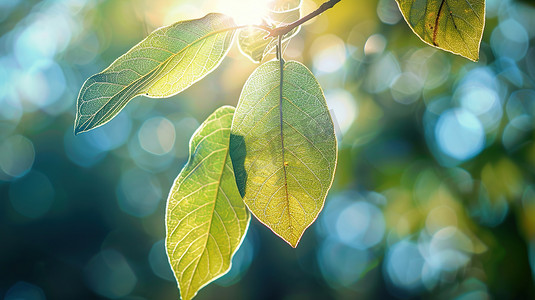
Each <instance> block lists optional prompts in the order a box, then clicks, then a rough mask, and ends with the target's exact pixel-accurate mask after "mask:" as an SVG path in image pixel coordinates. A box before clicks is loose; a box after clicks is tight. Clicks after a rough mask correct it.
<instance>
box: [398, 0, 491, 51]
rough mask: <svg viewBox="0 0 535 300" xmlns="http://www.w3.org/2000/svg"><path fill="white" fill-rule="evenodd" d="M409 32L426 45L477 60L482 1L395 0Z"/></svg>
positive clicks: (482, 11)
mask: <svg viewBox="0 0 535 300" xmlns="http://www.w3.org/2000/svg"><path fill="white" fill-rule="evenodd" d="M396 1H397V3H398V5H399V8H400V10H401V13H402V14H403V17H404V18H405V20H406V21H407V23H408V24H409V26H410V27H411V29H412V31H414V33H415V34H416V35H418V36H419V37H420V39H421V40H422V41H424V42H426V43H427V44H429V45H431V46H434V47H437V48H439V49H443V50H446V51H449V52H452V53H454V54H458V55H461V56H464V57H466V58H468V59H470V60H473V61H477V60H478V59H479V45H480V43H481V37H482V36H483V28H484V27H485V0H396Z"/></svg>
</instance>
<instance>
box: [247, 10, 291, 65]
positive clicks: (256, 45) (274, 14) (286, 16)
mask: <svg viewBox="0 0 535 300" xmlns="http://www.w3.org/2000/svg"><path fill="white" fill-rule="evenodd" d="M268 7H269V13H268V15H267V17H266V24H264V25H267V26H270V27H277V26H280V25H281V24H288V23H292V22H294V21H297V20H299V18H300V17H301V10H300V8H301V0H273V1H271V2H270V3H269V5H268ZM300 28H301V27H300V26H298V27H296V28H294V29H293V30H292V31H290V32H288V33H287V34H285V35H284V36H283V42H284V43H285V45H286V44H287V43H288V42H289V41H290V39H291V38H292V37H293V36H295V35H296V34H297V33H298V32H299V29H300ZM267 35H268V32H266V31H264V30H261V29H257V28H253V27H248V28H244V29H241V30H240V32H239V34H238V46H239V48H240V51H241V52H242V53H243V54H244V55H245V56H247V57H248V58H249V59H251V60H252V61H253V62H256V63H259V62H261V61H262V60H263V59H264V58H265V57H266V56H267V55H268V54H269V53H271V51H273V49H275V47H276V45H277V37H269V38H264V37H266V36H267Z"/></svg>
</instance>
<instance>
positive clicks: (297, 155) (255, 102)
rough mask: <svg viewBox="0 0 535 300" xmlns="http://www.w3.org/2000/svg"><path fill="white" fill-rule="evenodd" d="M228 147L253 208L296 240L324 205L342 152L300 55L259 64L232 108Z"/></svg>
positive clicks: (274, 228) (260, 217)
mask: <svg viewBox="0 0 535 300" xmlns="http://www.w3.org/2000/svg"><path fill="white" fill-rule="evenodd" d="M281 76H282V80H281ZM281 82H282V85H281ZM230 149H231V150H230V151H231V152H230V155H231V157H232V162H233V165H234V169H235V172H236V181H237V183H238V189H240V193H241V194H242V196H243V197H244V201H245V204H246V205H247V207H249V209H250V210H251V212H252V213H253V214H254V215H255V216H256V217H257V218H258V220H260V221H261V222H262V223H264V224H265V225H266V226H267V227H269V228H270V229H271V230H272V231H273V232H275V233H276V234H277V235H279V236H280V237H281V238H282V239H284V240H285V241H286V242H288V243H289V244H290V245H291V246H292V247H296V246H297V244H298V243H299V240H300V238H301V236H302V235H303V233H304V231H305V230H306V228H307V227H308V226H310V224H312V223H313V222H314V220H315V219H316V217H317V216H318V214H319V212H320V211H321V209H322V208H323V204H324V202H325V197H326V196H327V192H328V191H329V189H330V187H331V184H332V181H333V178H334V171H335V167H336V159H337V146H336V138H335V134H334V126H333V121H332V119H331V116H330V114H329V111H328V108H327V104H326V102H325V97H324V95H323V91H322V90H321V87H320V86H319V84H318V82H317V81H316V79H315V78H314V75H312V73H311V72H310V71H309V70H308V69H307V68H306V67H305V66H304V65H302V64H301V63H298V62H287V63H285V64H284V67H283V71H282V72H281V67H280V62H279V61H270V62H267V63H265V64H263V65H261V66H260V67H258V68H257V69H256V70H255V71H254V73H253V74H252V75H251V77H249V79H248V80H247V83H246V84H245V86H244V88H243V91H242V93H241V96H240V101H239V103H238V107H237V108H236V112H235V113H234V120H233V121H232V130H231V138H230Z"/></svg>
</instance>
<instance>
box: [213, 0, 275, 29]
mask: <svg viewBox="0 0 535 300" xmlns="http://www.w3.org/2000/svg"><path fill="white" fill-rule="evenodd" d="M270 1H271V0H256V1H243V0H227V1H220V3H222V4H224V5H222V7H221V11H222V12H223V13H224V14H226V15H228V16H231V17H232V18H233V19H234V21H235V22H236V24H237V25H259V24H262V18H263V17H265V16H266V15H267V13H268V3H269V2H270Z"/></svg>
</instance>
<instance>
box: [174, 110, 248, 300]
mask: <svg viewBox="0 0 535 300" xmlns="http://www.w3.org/2000/svg"><path fill="white" fill-rule="evenodd" d="M233 113H234V108H233V107H229V106H225V107H221V108H219V109H218V110H216V111H215V112H214V113H213V114H212V115H211V116H210V117H208V119H206V121H205V122H204V123H203V124H202V125H201V127H200V128H199V129H198V130H197V131H196V132H195V134H194V135H193V137H192V138H191V141H190V157H189V160H188V163H187V164H186V166H185V167H184V169H182V171H181V172H180V174H179V175H178V177H177V179H176V180H175V183H174V184H173V187H172V189H171V192H170V193H169V199H168V200H167V216H166V223H167V239H166V247H167V255H168V256H169V261H170V263H171V267H172V269H173V271H174V273H175V277H176V279H177V282H178V286H179V288H180V294H181V296H182V299H191V298H193V297H194V296H195V295H196V294H197V291H199V289H201V288H202V287H203V286H205V285H206V284H208V283H210V282H212V281H213V280H215V279H217V278H218V277H220V276H222V275H223V274H225V273H227V272H228V270H229V269H230V265H231V259H232V256H233V255H234V253H235V252H236V250H237V249H238V248H239V247H240V244H241V243H242V240H243V238H244V236H245V233H246V232H247V228H248V226H249V221H250V219H251V216H250V214H249V212H248V210H247V207H246V206H245V204H244V203H243V200H242V198H241V196H240V193H239V191H238V188H237V186H236V180H235V177H234V171H233V168H232V162H231V159H230V156H229V138H230V126H231V123H232V115H233Z"/></svg>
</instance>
